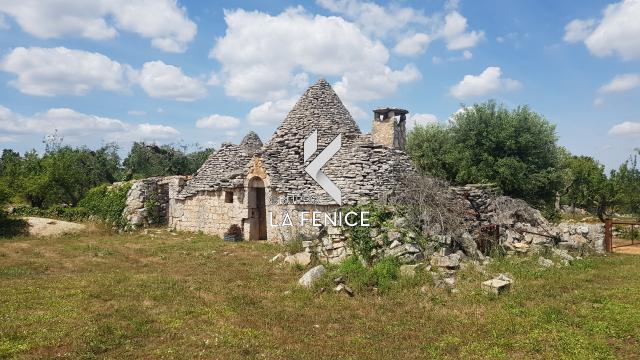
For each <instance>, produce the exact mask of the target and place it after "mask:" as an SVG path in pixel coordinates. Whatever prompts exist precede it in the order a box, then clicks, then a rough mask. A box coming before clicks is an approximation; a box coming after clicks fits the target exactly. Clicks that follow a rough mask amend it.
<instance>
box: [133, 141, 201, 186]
mask: <svg viewBox="0 0 640 360" xmlns="http://www.w3.org/2000/svg"><path fill="white" fill-rule="evenodd" d="M186 150H187V147H185V146H183V147H182V149H176V148H175V147H173V146H171V145H163V146H158V145H154V144H145V143H139V142H136V143H133V146H132V147H131V151H130V152H129V155H128V156H127V158H126V159H124V163H123V165H124V168H125V178H126V179H127V180H128V179H141V178H146V177H152V176H168V175H188V174H193V173H194V172H196V170H198V168H200V166H201V165H202V164H203V163H204V161H205V160H206V159H207V157H208V156H209V155H210V154H211V152H213V149H205V150H197V151H195V152H192V153H190V154H186Z"/></svg>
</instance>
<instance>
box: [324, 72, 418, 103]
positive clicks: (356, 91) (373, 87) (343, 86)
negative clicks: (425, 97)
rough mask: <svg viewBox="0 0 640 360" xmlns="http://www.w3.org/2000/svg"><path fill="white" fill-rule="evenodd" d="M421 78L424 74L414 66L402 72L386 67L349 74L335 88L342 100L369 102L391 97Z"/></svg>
mask: <svg viewBox="0 0 640 360" xmlns="http://www.w3.org/2000/svg"><path fill="white" fill-rule="evenodd" d="M420 78H422V74H420V71H419V70H418V69H417V68H416V67H415V66H414V65H413V64H408V65H406V66H405V67H404V68H403V69H402V70H391V69H390V68H389V67H388V66H384V67H383V68H381V69H377V70H376V71H374V72H369V71H367V70H362V71H353V72H351V71H350V72H347V73H345V74H344V76H342V79H341V80H340V81H338V82H337V83H335V85H334V87H333V88H334V90H335V92H336V93H337V94H338V95H339V96H340V98H342V99H345V100H346V101H362V100H365V101H368V100H375V99H380V98H382V97H385V96H390V95H392V94H393V93H395V92H396V91H397V90H398V87H399V86H400V85H401V84H404V83H408V82H412V81H416V80H419V79H420Z"/></svg>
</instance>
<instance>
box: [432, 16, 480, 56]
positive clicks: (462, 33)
mask: <svg viewBox="0 0 640 360" xmlns="http://www.w3.org/2000/svg"><path fill="white" fill-rule="evenodd" d="M440 35H441V36H442V37H443V38H444V40H445V41H446V43H447V49H449V50H462V49H467V48H471V47H474V46H476V45H477V44H478V43H479V42H480V41H481V40H483V39H484V31H475V30H474V31H470V32H467V19H466V18H465V17H464V16H462V15H461V14H460V13H459V12H457V11H452V12H450V13H448V14H447V15H446V16H445V18H444V26H443V28H442V30H441V32H440Z"/></svg>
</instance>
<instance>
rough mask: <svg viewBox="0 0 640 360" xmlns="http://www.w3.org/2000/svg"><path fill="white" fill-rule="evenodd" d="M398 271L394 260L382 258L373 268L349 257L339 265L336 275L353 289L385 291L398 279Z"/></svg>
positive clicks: (398, 264)
mask: <svg viewBox="0 0 640 360" xmlns="http://www.w3.org/2000/svg"><path fill="white" fill-rule="evenodd" d="M399 270H400V263H399V262H398V260H397V259H396V258H392V257H386V258H382V259H380V260H379V261H378V262H377V263H376V264H375V265H373V267H367V266H365V265H364V264H363V263H362V261H361V260H359V259H358V258H357V257H355V256H351V257H349V258H347V259H346V260H345V261H343V262H342V263H341V264H340V267H339V268H338V273H339V274H340V275H341V276H343V277H344V278H345V280H346V281H347V283H348V284H349V286H352V287H353V288H355V289H358V290H362V289H371V288H374V287H375V288H378V290H379V291H386V290H388V289H389V287H390V286H391V284H392V282H393V281H394V280H396V279H397V278H398V273H399Z"/></svg>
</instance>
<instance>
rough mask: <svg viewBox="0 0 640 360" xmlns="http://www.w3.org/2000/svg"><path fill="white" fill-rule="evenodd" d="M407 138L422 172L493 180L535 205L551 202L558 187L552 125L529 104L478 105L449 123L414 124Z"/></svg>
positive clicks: (459, 179) (475, 180)
mask: <svg viewBox="0 0 640 360" xmlns="http://www.w3.org/2000/svg"><path fill="white" fill-rule="evenodd" d="M408 140H409V144H408V152H409V154H410V156H411V157H412V159H413V160H414V162H415V163H416V165H417V167H418V168H419V169H420V170H421V171H423V172H424V173H428V174H432V175H435V176H439V177H443V178H445V179H447V180H449V181H451V182H453V183H457V184H467V183H494V184H496V185H497V186H498V187H499V188H500V189H501V190H502V191H503V192H504V193H505V194H506V195H509V196H513V197H517V198H522V199H524V200H527V201H528V202H529V203H531V204H533V205H536V206H539V207H542V206H545V205H548V204H552V203H553V199H554V197H555V193H556V191H557V190H558V189H559V188H560V184H561V178H560V176H559V174H558V173H557V169H558V166H559V159H560V148H559V146H558V145H557V136H556V133H555V126H554V125H552V124H551V123H549V122H548V121H547V120H546V119H544V118H543V117H542V116H540V115H539V114H537V113H535V112H533V111H531V110H530V109H529V108H528V107H527V106H520V107H517V108H516V109H514V110H509V109H507V108H506V107H504V106H503V105H498V104H497V103H496V102H495V101H487V102H485V103H482V104H476V105H474V106H472V107H467V108H465V110H464V111H461V112H459V113H457V114H456V115H455V116H454V118H453V120H452V121H451V124H450V125H449V126H447V127H444V126H439V127H434V128H426V129H425V128H424V127H417V128H416V129H414V130H412V131H411V132H410V133H409V138H408Z"/></svg>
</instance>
